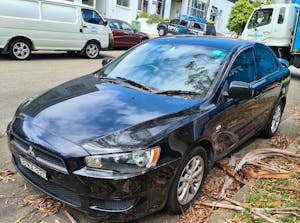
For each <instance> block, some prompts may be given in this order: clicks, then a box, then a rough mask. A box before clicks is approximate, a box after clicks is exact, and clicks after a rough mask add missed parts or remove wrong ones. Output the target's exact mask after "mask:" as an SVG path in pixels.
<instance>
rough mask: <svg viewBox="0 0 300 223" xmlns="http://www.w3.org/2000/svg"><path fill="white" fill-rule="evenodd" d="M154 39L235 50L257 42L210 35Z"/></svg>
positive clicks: (163, 41) (156, 40)
mask: <svg viewBox="0 0 300 223" xmlns="http://www.w3.org/2000/svg"><path fill="white" fill-rule="evenodd" d="M152 41H154V42H157V43H177V44H191V45H201V46H207V47H211V48H217V49H223V50H226V51H234V50H235V49H237V48H240V47H247V46H253V45H254V44H255V42H252V41H248V40H240V39H232V38H224V37H210V36H207V37H206V36H204V37H202V36H201V37H200V36H190V35H189V36H188V35H181V36H172V37H160V38H156V39H153V40H152Z"/></svg>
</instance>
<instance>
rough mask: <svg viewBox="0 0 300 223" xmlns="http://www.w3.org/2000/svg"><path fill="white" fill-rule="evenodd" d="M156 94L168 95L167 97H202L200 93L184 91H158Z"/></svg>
mask: <svg viewBox="0 0 300 223" xmlns="http://www.w3.org/2000/svg"><path fill="white" fill-rule="evenodd" d="M156 94H166V95H180V94H185V95H201V94H200V93H197V92H193V91H183V90H166V91H158V92H156Z"/></svg>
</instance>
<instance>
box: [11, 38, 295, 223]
mask: <svg viewBox="0 0 300 223" xmlns="http://www.w3.org/2000/svg"><path fill="white" fill-rule="evenodd" d="M281 62H282V64H283V65H282V64H281V63H280V61H279V60H278V58H277V57H276V55H275V54H274V53H273V52H272V50H270V48H268V47H267V46H265V45H263V44H260V43H254V42H250V41H243V40H237V39H229V38H217V37H216V38H211V37H194V36H177V37H166V38H157V39H153V40H149V41H147V42H144V43H142V44H140V45H139V46H137V47H134V48H132V49H131V50H129V51H127V52H126V53H125V54H123V55H122V56H120V57H119V58H117V59H114V60H113V61H111V60H109V59H106V60H104V63H107V64H106V65H105V66H104V67H103V68H101V69H100V70H98V71H96V72H94V73H91V74H88V75H86V76H83V77H80V78H77V79H74V80H71V81H69V82H66V83H65V84H62V85H59V86H58V87H55V88H53V89H51V90H50V91H48V92H46V93H44V94H42V95H40V96H37V97H33V98H29V99H27V100H25V101H24V102H23V103H22V104H21V105H20V106H19V108H18V109H17V111H16V113H15V116H14V118H13V121H12V122H11V123H10V124H9V126H8V128H7V134H8V137H9V144H10V149H11V152H12V157H13V163H14V164H15V166H16V168H17V170H18V172H19V173H20V174H22V175H23V177H24V178H25V179H26V180H27V181H28V182H30V183H31V184H33V185H34V186H35V187H37V188H39V189H40V190H42V191H44V192H45V193H47V194H49V195H50V196H52V197H54V198H56V199H58V200H60V201H62V202H64V203H66V204H68V205H70V206H72V207H74V208H77V209H80V210H82V211H84V212H86V213H89V214H90V215H93V216H94V217H99V218H101V220H102V221H109V222H110V221H116V222H119V221H131V220H133V219H136V218H140V217H142V216H145V215H148V214H150V213H153V212H156V211H158V210H161V209H163V208H166V209H168V210H169V211H171V212H173V213H182V211H183V210H186V209H187V208H188V207H189V206H190V205H191V204H192V203H193V201H194V200H195V199H197V196H198V195H199V193H200V188H201V185H202V183H203V181H204V179H205V177H206V175H207V173H208V171H209V169H210V168H211V167H212V166H213V164H214V163H215V162H216V161H217V160H219V159H221V158H222V157H224V156H225V155H226V154H228V153H229V152H231V151H232V150H233V149H235V148H237V147H238V146H240V145H241V144H242V143H243V142H245V141H247V140H248V139H249V138H250V137H252V136H253V135H254V134H256V133H257V132H262V134H264V135H265V136H266V137H271V136H273V135H274V134H275V133H276V131H277V129H278V126H279V123H280V120H281V116H282V113H283V110H284V107H285V104H286V99H287V92H288V87H289V82H290V73H289V70H288V68H287V67H286V66H287V64H286V63H285V62H284V61H283V60H281Z"/></svg>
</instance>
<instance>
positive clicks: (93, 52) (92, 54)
mask: <svg viewBox="0 0 300 223" xmlns="http://www.w3.org/2000/svg"><path fill="white" fill-rule="evenodd" d="M99 53H100V46H99V44H98V43H96V42H89V43H88V44H87V45H86V47H85V49H84V55H85V56H86V57H87V58H90V59H95V58H97V57H98V56H99Z"/></svg>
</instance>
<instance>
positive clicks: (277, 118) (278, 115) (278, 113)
mask: <svg viewBox="0 0 300 223" xmlns="http://www.w3.org/2000/svg"><path fill="white" fill-rule="evenodd" d="M280 120H281V105H280V104H279V105H277V107H276V109H275V112H274V114H273V118H272V123H271V131H272V133H274V132H276V131H277V129H278V127H279V123H280Z"/></svg>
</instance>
